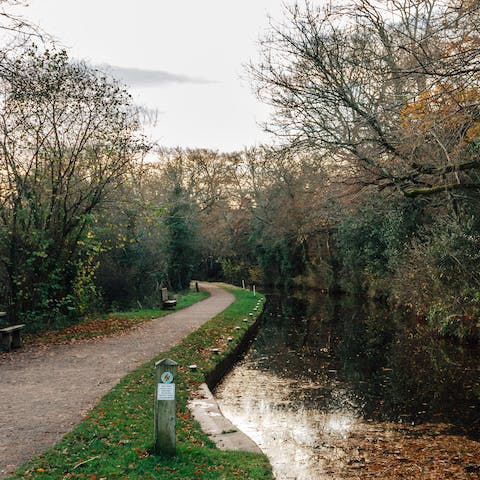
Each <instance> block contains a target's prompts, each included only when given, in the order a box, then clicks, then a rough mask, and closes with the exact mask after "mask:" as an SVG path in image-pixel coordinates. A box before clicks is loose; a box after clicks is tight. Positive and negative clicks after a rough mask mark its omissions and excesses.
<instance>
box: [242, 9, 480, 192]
mask: <svg viewBox="0 0 480 480" xmlns="http://www.w3.org/2000/svg"><path fill="white" fill-rule="evenodd" d="M477 3H478V2H448V1H443V0H429V1H426V2H418V1H416V0H388V1H387V2H378V1H375V0H351V1H347V2H336V3H333V4H332V5H329V6H327V7H324V8H314V7H313V6H311V5H310V4H309V3H306V6H305V7H304V8H301V7H299V6H298V5H295V6H294V7H292V8H291V9H289V11H288V15H289V20H288V21H287V23H286V24H285V25H280V26H276V25H273V26H272V29H271V32H270V34H269V36H267V37H266V38H265V39H264V40H263V42H262V48H263V60H262V61H261V62H260V63H259V64H257V65H252V66H251V67H250V71H251V73H252V75H253V78H254V79H255V81H256V82H257V85H258V93H259V95H260V97H261V98H262V99H264V100H265V101H266V102H268V103H270V104H271V105H272V106H273V107H274V109H275V113H274V115H273V119H272V123H271V124H270V126H269V128H270V129H271V130H272V131H274V132H275V133H277V134H278V135H279V137H280V138H281V139H283V140H285V141H286V142H287V144H288V145H289V146H290V148H295V149H305V150H310V151H312V150H313V151H316V152H320V154H321V155H323V157H324V162H325V164H326V165H329V166H332V165H336V166H337V172H336V173H337V174H338V171H341V172H342V174H341V175H342V176H341V180H342V181H344V182H345V183H354V184H356V185H358V186H359V187H362V186H367V185H374V186H377V187H378V188H380V189H384V188H392V187H393V188H395V189H397V190H400V191H402V192H403V193H404V194H405V195H407V196H418V195H424V196H425V195H430V194H434V193H438V192H445V191H446V192H447V193H449V194H451V193H452V192H454V191H465V190H472V189H474V190H477V189H478V188H479V185H480V184H479V180H480V179H479V177H478V172H479V167H480V164H479V163H478V161H477V159H476V155H477V153H476V152H477V147H476V141H477V138H478V131H477V130H478V118H479V110H478V102H479V99H480V98H479V95H478V80H479V67H478V59H479V54H480V51H479V48H478V46H479V32H478V13H479V9H480V7H479V6H478V5H477ZM432 101H433V102H432ZM424 103H427V104H428V105H429V109H428V111H427V110H425V111H422V104H424ZM435 104H436V105H435Z"/></svg>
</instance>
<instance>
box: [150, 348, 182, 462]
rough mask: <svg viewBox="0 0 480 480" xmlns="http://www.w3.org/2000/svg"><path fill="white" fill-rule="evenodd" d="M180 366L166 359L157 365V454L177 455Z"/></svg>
mask: <svg viewBox="0 0 480 480" xmlns="http://www.w3.org/2000/svg"><path fill="white" fill-rule="evenodd" d="M177 368H178V364H177V363H176V362H174V361H173V360H171V359H170V358H164V359H163V360H160V361H159V362H157V363H156V364H155V378H156V382H155V383H156V387H155V434H154V441H155V453H156V454H159V453H163V454H167V455H175V453H176V438H175V420H176V405H175V383H176V380H177Z"/></svg>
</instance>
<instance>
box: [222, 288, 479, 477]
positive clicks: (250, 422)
mask: <svg viewBox="0 0 480 480" xmlns="http://www.w3.org/2000/svg"><path fill="white" fill-rule="evenodd" d="M318 300H319V299H314V301H313V302H312V301H311V302H305V301H300V300H297V301H295V300H289V301H285V300H282V301H280V299H278V298H270V302H269V304H268V310H267V311H266V315H265V320H264V323H263V325H262V327H261V330H260V333H259V335H258V338H257V339H256V341H255V343H254V344H253V346H252V349H251V350H250V352H249V354H248V355H247V357H246V358H245V360H244V361H243V362H241V363H240V364H239V365H238V366H237V367H236V368H235V369H234V371H233V372H232V373H231V374H230V375H229V376H228V377H227V378H226V379H225V381H224V382H223V383H222V384H221V385H220V386H219V388H218V389H217V392H216V395H217V398H218V400H219V403H220V407H221V409H222V411H223V412H224V414H225V415H226V416H227V417H228V418H230V419H231V420H232V421H233V423H235V424H236V425H237V426H238V427H239V428H240V429H242V430H243V431H245V433H247V434H248V435H249V436H250V437H251V438H252V439H253V440H254V441H256V442H257V443H258V445H259V446H260V447H261V448H262V450H264V451H265V453H267V455H268V456H269V457H270V458H271V462H272V465H273V467H274V472H275V474H276V477H277V478H278V479H298V480H301V479H309V480H310V479H312V480H313V479H322V480H323V479H337V478H338V479H347V478H348V479H352V478H362V479H363V478H382V479H383V478H389V479H396V478H417V479H422V478H425V479H427V478H435V479H441V478H465V479H467V478H468V479H472V478H480V447H479V443H478V442H477V441H476V440H478V438H479V427H480V417H479V407H480V384H479V375H478V374H479V366H478V350H477V351H475V350H474V349H467V348H464V349H462V348H460V347H455V348H452V347H449V346H447V345H442V344H441V343H439V341H438V340H433V339H431V338H429V337H428V336H426V335H424V334H422V333H421V331H419V330H418V329H413V328H405V327H404V325H405V324H406V320H405V319H402V320H401V322H400V321H398V319H395V318H391V317H388V316H386V313H385V312H384V311H382V310H381V309H378V308H376V307H375V308H370V309H368V310H366V309H364V310H363V312H362V309H361V308H359V306H358V305H350V304H348V302H347V301H346V300H345V299H343V300H342V301H341V302H340V301H331V299H329V298H325V297H324V298H321V299H320V302H319V301H318ZM407 323H408V322H407ZM398 325H402V327H399V326H398Z"/></svg>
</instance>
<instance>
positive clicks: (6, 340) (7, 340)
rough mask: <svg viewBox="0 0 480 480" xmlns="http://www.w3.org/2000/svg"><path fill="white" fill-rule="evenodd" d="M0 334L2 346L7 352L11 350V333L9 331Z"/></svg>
mask: <svg viewBox="0 0 480 480" xmlns="http://www.w3.org/2000/svg"><path fill="white" fill-rule="evenodd" d="M1 335H2V347H3V349H4V350H6V351H7V352H11V351H12V335H11V334H10V333H3V334H1Z"/></svg>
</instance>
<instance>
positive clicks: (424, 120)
mask: <svg viewBox="0 0 480 480" xmlns="http://www.w3.org/2000/svg"><path fill="white" fill-rule="evenodd" d="M479 103H480V89H479V88H478V87H477V86H462V85H456V84H453V83H450V82H442V83H438V84H436V85H434V86H432V87H430V88H429V89H427V90H425V91H424V92H422V93H421V94H420V95H418V96H417V97H416V98H415V99H414V100H413V101H411V102H408V103H406V104H405V105H403V107H402V108H401V110H400V120H401V127H402V128H404V129H407V130H408V129H410V130H411V131H412V133H413V132H414V133H415V135H418V134H421V133H428V132H431V133H433V134H435V135H439V134H441V135H443V136H445V135H447V136H448V138H449V139H450V140H452V139H454V138H458V144H460V145H461V144H464V143H468V142H471V141H473V140H474V139H476V138H478V136H479V135H480V121H479V120H477V118H476V117H477V116H478V108H477V106H478V104H479Z"/></svg>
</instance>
